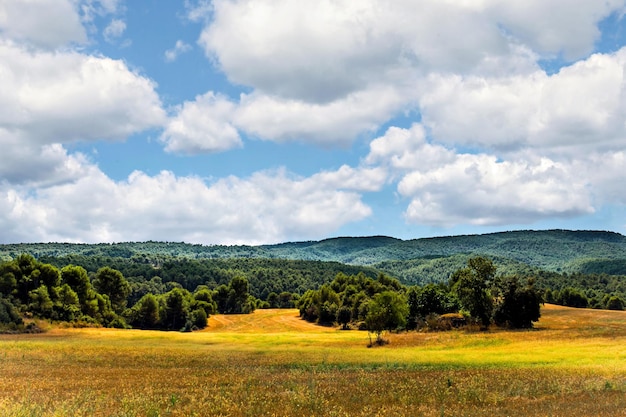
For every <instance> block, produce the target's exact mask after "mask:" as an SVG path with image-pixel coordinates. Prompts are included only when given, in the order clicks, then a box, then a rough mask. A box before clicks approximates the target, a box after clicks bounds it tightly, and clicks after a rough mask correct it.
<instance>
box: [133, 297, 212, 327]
mask: <svg viewBox="0 0 626 417" xmlns="http://www.w3.org/2000/svg"><path fill="white" fill-rule="evenodd" d="M216 311H217V304H216V303H215V301H213V294H212V291H210V290H209V289H208V288H206V287H205V288H198V289H197V290H196V291H195V292H194V293H193V294H192V293H190V292H189V291H187V290H185V289H183V288H180V287H176V288H174V289H172V290H170V291H168V292H167V293H165V294H160V295H154V294H152V293H148V294H146V295H144V296H143V297H141V299H140V300H139V301H137V303H135V305H133V306H132V307H131V308H129V309H127V310H126V311H125V312H124V317H125V318H126V320H127V321H128V324H129V325H131V326H132V327H136V328H139V329H160V330H179V329H182V330H185V331H191V330H195V329H203V328H205V327H206V325H207V319H208V317H209V316H210V315H211V314H215V312H216Z"/></svg>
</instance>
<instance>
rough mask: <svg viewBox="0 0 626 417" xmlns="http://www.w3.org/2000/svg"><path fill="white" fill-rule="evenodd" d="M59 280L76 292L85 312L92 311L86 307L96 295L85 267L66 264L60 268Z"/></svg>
mask: <svg viewBox="0 0 626 417" xmlns="http://www.w3.org/2000/svg"><path fill="white" fill-rule="evenodd" d="M61 280H62V282H63V284H67V285H69V286H70V288H71V289H72V290H73V291H74V292H75V293H76V295H77V296H78V300H79V302H80V305H81V310H83V312H84V313H85V314H88V313H90V312H92V311H91V307H90V306H89V307H88V305H89V304H90V302H92V301H94V300H95V298H96V295H95V291H94V289H93V287H92V286H91V281H90V280H89V275H87V271H86V270H85V268H83V267H82V266H76V265H67V266H65V267H63V269H61Z"/></svg>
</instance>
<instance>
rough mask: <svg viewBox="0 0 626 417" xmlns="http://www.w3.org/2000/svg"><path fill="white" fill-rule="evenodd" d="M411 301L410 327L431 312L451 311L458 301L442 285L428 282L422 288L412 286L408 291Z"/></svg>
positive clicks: (442, 312)
mask: <svg viewBox="0 0 626 417" xmlns="http://www.w3.org/2000/svg"><path fill="white" fill-rule="evenodd" d="M407 297H408V303H409V316H408V327H409V328H411V329H414V328H416V327H417V321H418V319H420V318H425V317H426V316H428V315H429V314H445V313H451V312H453V311H455V309H456V307H457V306H456V303H455V300H454V298H453V297H451V296H450V295H449V293H448V291H446V289H445V288H444V287H443V286H441V285H435V284H428V285H426V286H424V287H422V288H419V287H412V288H411V289H409V291H408V293H407Z"/></svg>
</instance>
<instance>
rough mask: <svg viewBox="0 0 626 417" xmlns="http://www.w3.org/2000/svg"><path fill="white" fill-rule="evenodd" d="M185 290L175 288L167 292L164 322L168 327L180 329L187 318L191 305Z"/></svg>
mask: <svg viewBox="0 0 626 417" xmlns="http://www.w3.org/2000/svg"><path fill="white" fill-rule="evenodd" d="M184 291H185V290H182V289H180V288H174V289H173V290H171V291H170V292H168V293H167V294H165V317H163V319H162V324H163V326H164V327H165V328H166V329H170V330H179V329H180V328H181V327H183V325H184V324H185V322H186V320H187V314H188V312H189V305H188V303H187V300H186V297H185V292H184Z"/></svg>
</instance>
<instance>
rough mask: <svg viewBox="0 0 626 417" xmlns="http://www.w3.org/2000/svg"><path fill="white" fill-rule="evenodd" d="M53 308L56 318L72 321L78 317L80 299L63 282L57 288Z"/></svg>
mask: <svg viewBox="0 0 626 417" xmlns="http://www.w3.org/2000/svg"><path fill="white" fill-rule="evenodd" d="M55 310H56V316H57V318H58V319H59V320H62V321H74V320H76V319H77V318H78V317H79V315H80V300H79V298H78V295H77V294H76V292H75V291H74V290H73V289H72V288H71V287H70V286H69V285H68V284H63V285H62V286H61V288H60V289H59V293H58V301H57V303H56V305H55Z"/></svg>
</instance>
